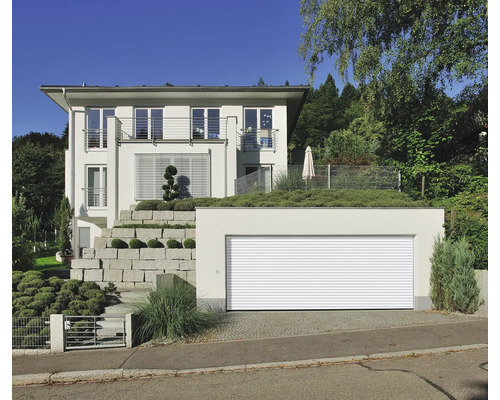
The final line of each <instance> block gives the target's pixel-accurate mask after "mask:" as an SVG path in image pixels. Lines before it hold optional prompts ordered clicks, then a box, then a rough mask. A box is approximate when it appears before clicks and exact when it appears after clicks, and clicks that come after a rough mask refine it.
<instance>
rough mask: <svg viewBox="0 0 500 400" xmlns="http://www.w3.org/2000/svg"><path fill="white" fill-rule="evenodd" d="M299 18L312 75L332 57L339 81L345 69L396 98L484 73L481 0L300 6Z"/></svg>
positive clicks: (311, 1) (371, 0)
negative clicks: (421, 85) (427, 85)
mask: <svg viewBox="0 0 500 400" xmlns="http://www.w3.org/2000/svg"><path fill="white" fill-rule="evenodd" d="M300 12H301V15H302V17H303V20H304V25H305V28H306V30H305V32H304V33H303V35H302V41H301V44H300V48H299V52H300V54H301V56H302V57H303V59H304V60H305V61H306V63H307V69H308V70H309V72H310V73H311V75H312V77H313V76H314V72H315V70H316V68H317V66H318V64H320V63H321V62H323V61H324V58H325V56H327V57H332V56H335V57H337V61H336V67H337V69H338V71H339V73H340V74H341V76H342V77H344V78H347V77H348V71H349V70H350V69H352V72H353V76H354V79H355V80H356V81H357V82H359V83H362V84H366V85H368V86H369V87H370V89H372V92H379V93H380V92H381V91H383V90H384V89H387V88H390V90H391V91H392V94H393V95H394V96H395V97H400V96H404V95H406V94H408V93H410V94H411V93H413V91H414V89H415V87H418V83H419V82H427V81H431V82H433V83H434V82H435V83H439V84H441V85H444V84H453V83H455V82H459V81H461V80H463V79H468V80H476V79H477V80H479V81H481V80H482V77H484V75H485V74H486V71H487V67H488V58H487V53H488V32H487V26H488V22H487V18H488V8H487V2H486V0H468V1H459V0H399V1H386V0H360V1H354V2H353V1H351V0H336V1H328V0H302V1H301V10H300ZM415 83H417V85H415Z"/></svg>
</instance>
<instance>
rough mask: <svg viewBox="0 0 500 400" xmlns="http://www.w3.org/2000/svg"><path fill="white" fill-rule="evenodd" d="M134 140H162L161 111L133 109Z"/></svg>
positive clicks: (158, 109) (157, 109) (160, 109)
mask: <svg viewBox="0 0 500 400" xmlns="http://www.w3.org/2000/svg"><path fill="white" fill-rule="evenodd" d="M135 138H136V139H163V109H162V108H136V109H135Z"/></svg>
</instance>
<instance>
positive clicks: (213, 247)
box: [196, 208, 444, 310]
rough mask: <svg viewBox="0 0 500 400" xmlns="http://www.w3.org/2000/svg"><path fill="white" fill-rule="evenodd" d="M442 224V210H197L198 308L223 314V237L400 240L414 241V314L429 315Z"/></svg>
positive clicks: (224, 262)
mask: <svg viewBox="0 0 500 400" xmlns="http://www.w3.org/2000/svg"><path fill="white" fill-rule="evenodd" d="M443 224H444V210H443V209H442V208H197V210H196V236H197V240H196V242H197V261H196V282H197V285H196V286H197V287H196V292H197V299H198V304H199V305H200V306H202V307H213V308H217V309H222V310H226V296H227V291H226V263H227V260H226V237H228V236H264V235H265V236H273V235H276V236H278V235H279V236H287V235H289V236H342V235H344V236H362V235H370V236H387V235H391V236H397V235H401V236H413V238H414V288H413V293H414V308H415V309H428V308H430V307H431V301H430V298H429V287H430V286H429V278H430V270H431V264H430V257H431V255H432V249H433V244H434V240H435V238H436V237H438V236H443V235H444V228H443ZM256 251H258V249H256Z"/></svg>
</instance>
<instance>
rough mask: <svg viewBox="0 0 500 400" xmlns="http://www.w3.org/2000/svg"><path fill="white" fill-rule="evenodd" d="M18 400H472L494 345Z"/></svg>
mask: <svg viewBox="0 0 500 400" xmlns="http://www.w3.org/2000/svg"><path fill="white" fill-rule="evenodd" d="M12 396H13V397H12V398H13V399H56V400H59V399H71V400H79V399H82V400H83V399H85V400H87V399H92V398H105V399H107V400H115V399H116V400H123V399H138V398H140V399H141V400H148V399H155V400H157V399H189V400H195V399H203V400H206V399H238V400H239V399H241V400H245V399H252V400H253V399H278V400H279V399H287V400H289V399H311V398H312V399H342V400H349V399H368V400H369V399H405V400H411V399H418V400H420V399H429V400H433V399H457V400H459V399H464V400H465V399H467V400H479V399H487V397H488V350H487V349H479V350H467V351H460V352H454V353H447V354H440V355H426V356H420V357H405V358H396V359H389V360H376V361H370V362H366V363H361V364H354V363H353V364H343V365H327V366H320V367H307V368H299V369H296V368H293V369H262V370H255V371H246V372H214V373H208V374H193V375H183V376H178V377H162V378H147V379H129V380H118V381H110V382H100V383H89V382H87V383H76V384H70V385H45V386H29V387H14V388H13V389H12Z"/></svg>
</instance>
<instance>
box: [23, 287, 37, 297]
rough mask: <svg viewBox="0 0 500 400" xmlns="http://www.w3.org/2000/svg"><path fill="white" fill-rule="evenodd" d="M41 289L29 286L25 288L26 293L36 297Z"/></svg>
mask: <svg viewBox="0 0 500 400" xmlns="http://www.w3.org/2000/svg"><path fill="white" fill-rule="evenodd" d="M38 291H39V289H38V288H36V287H28V288H26V289H24V292H23V293H24V295H25V296H30V297H34V296H35V295H36V294H37V293H38Z"/></svg>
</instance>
